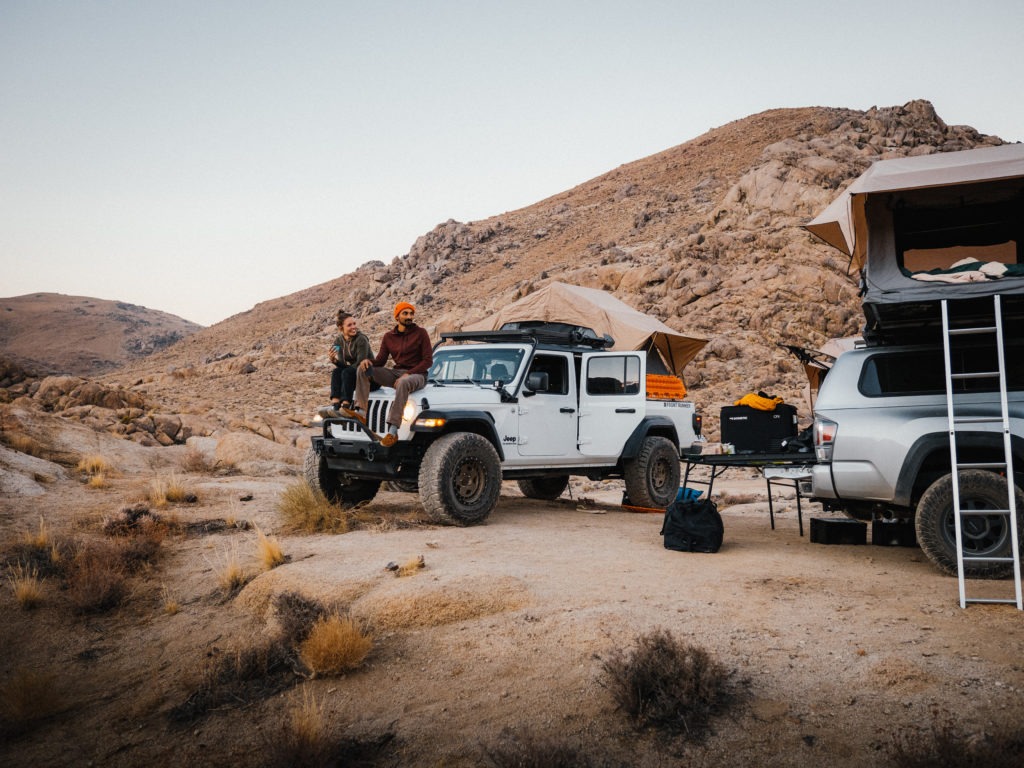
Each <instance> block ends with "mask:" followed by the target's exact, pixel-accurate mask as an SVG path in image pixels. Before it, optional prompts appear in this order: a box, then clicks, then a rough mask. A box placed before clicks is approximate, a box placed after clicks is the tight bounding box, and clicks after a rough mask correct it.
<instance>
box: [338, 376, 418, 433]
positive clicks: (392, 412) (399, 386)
mask: <svg viewBox="0 0 1024 768" xmlns="http://www.w3.org/2000/svg"><path fill="white" fill-rule="evenodd" d="M371 379H372V380H373V381H375V382H377V383H378V384H380V385H381V386H382V387H394V388H395V402H393V403H392V404H391V408H389V409H388V424H389V425H391V426H394V427H400V426H401V425H402V411H404V410H405V403H406V401H407V400H408V399H409V394H410V393H411V392H415V391H416V390H417V389H422V388H423V387H424V386H426V383H427V379H426V377H425V376H423V375H422V374H419V373H406V372H405V371H403V370H401V369H400V368H383V367H377V366H370V367H369V368H367V369H366V370H365V371H364V370H362V369H361V368H360V369H359V371H358V372H357V373H356V395H355V401H356V406H357V407H358V408H359V409H360V410H362V412H363V413H367V408H366V405H367V403H368V402H369V400H370V380H371Z"/></svg>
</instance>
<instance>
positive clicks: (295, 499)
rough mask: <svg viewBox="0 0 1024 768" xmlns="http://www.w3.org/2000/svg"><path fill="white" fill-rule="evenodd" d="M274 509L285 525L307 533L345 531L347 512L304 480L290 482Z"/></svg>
mask: <svg viewBox="0 0 1024 768" xmlns="http://www.w3.org/2000/svg"><path fill="white" fill-rule="evenodd" d="M277 509H278V511H279V512H280V513H281V515H282V516H283V517H284V520H285V524H286V525H287V526H288V527H289V528H290V529H292V530H294V531H304V532H306V533H346V532H347V531H348V527H349V525H348V524H349V520H348V515H347V514H346V513H345V512H344V511H343V510H342V509H341V507H339V506H337V505H336V504H332V503H331V502H330V501H328V499H327V497H326V496H324V495H323V494H322V493H321V492H320V491H316V490H313V489H312V488H310V487H309V484H308V483H306V482H304V481H301V480H300V481H298V482H295V483H292V484H291V485H289V486H288V487H287V488H285V489H284V490H283V491H282V492H281V496H280V498H279V499H278V502H277Z"/></svg>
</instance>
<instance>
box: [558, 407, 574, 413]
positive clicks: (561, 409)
mask: <svg viewBox="0 0 1024 768" xmlns="http://www.w3.org/2000/svg"><path fill="white" fill-rule="evenodd" d="M558 412H559V413H576V409H575V408H559V409H558Z"/></svg>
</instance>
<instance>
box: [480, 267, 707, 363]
mask: <svg viewBox="0 0 1024 768" xmlns="http://www.w3.org/2000/svg"><path fill="white" fill-rule="evenodd" d="M536 320H543V321H549V322H555V323H566V324H569V325H575V326H582V327H584V328H590V329H592V330H594V331H595V332H596V333H597V334H598V335H599V336H600V335H602V334H605V333H607V334H608V335H610V336H611V337H612V338H613V339H614V340H615V346H614V347H612V349H643V350H647V351H648V357H649V358H650V356H651V355H652V353H656V354H657V355H658V356H660V358H661V359H662V360H663V362H664V365H665V366H666V370H668V371H671V372H672V373H675V374H677V375H679V376H682V371H683V368H684V367H685V366H686V364H687V363H689V362H690V361H691V360H693V358H694V357H696V355H697V353H698V352H700V350H701V349H702V348H703V347H704V345H705V344H707V340H706V339H698V338H693V337H690V336H684V335H683V334H681V333H679V332H678V331H675V330H673V329H672V328H669V327H668V326H667V325H665V324H664V323H663V322H661V321H660V320H657V319H656V318H653V317H651V316H650V315H645V314H644V313H643V312H640V311H638V310H636V309H633V308H632V307H631V306H629V305H628V304H626V303H624V302H622V301H620V300H619V299H617V298H615V297H614V296H612V295H611V294H610V293H607V292H605V291H601V290H598V289H596V288H583V287H581V286H578V285H569V284H567V283H559V282H551V283H548V284H547V285H546V286H544V287H543V288H541V289H540V290H537V291H534V292H533V293H531V294H529V295H528V296H524V297H523V298H521V299H519V300H518V301H516V302H513V303H512V304H509V305H508V306H507V307H505V308H503V309H502V310H500V311H499V312H497V313H496V314H494V315H491V316H490V317H488V318H485V319H484V320H480V321H478V322H475V323H468V324H466V325H465V326H463V330H465V331H494V330H498V329H500V328H502V326H504V325H505V324H506V323H521V322H527V321H536Z"/></svg>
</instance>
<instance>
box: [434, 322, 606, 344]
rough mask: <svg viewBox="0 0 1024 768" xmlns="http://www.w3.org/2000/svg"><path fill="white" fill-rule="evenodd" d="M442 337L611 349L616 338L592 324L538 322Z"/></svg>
mask: <svg viewBox="0 0 1024 768" xmlns="http://www.w3.org/2000/svg"><path fill="white" fill-rule="evenodd" d="M566 329H568V330H566ZM441 339H442V341H481V342H487V343H491V344H500V343H508V342H517V341H519V342H528V343H531V344H549V345H552V346H558V347H583V348H586V349H609V348H611V347H612V346H614V345H615V340H614V339H613V338H612V337H611V336H609V335H608V334H605V335H604V336H602V337H599V336H597V334H595V333H594V332H593V331H592V330H591V329H589V328H582V327H571V326H566V327H565V328H551V327H545V326H541V325H538V326H530V327H525V328H502V329H501V330H498V331H444V332H442V333H441Z"/></svg>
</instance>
